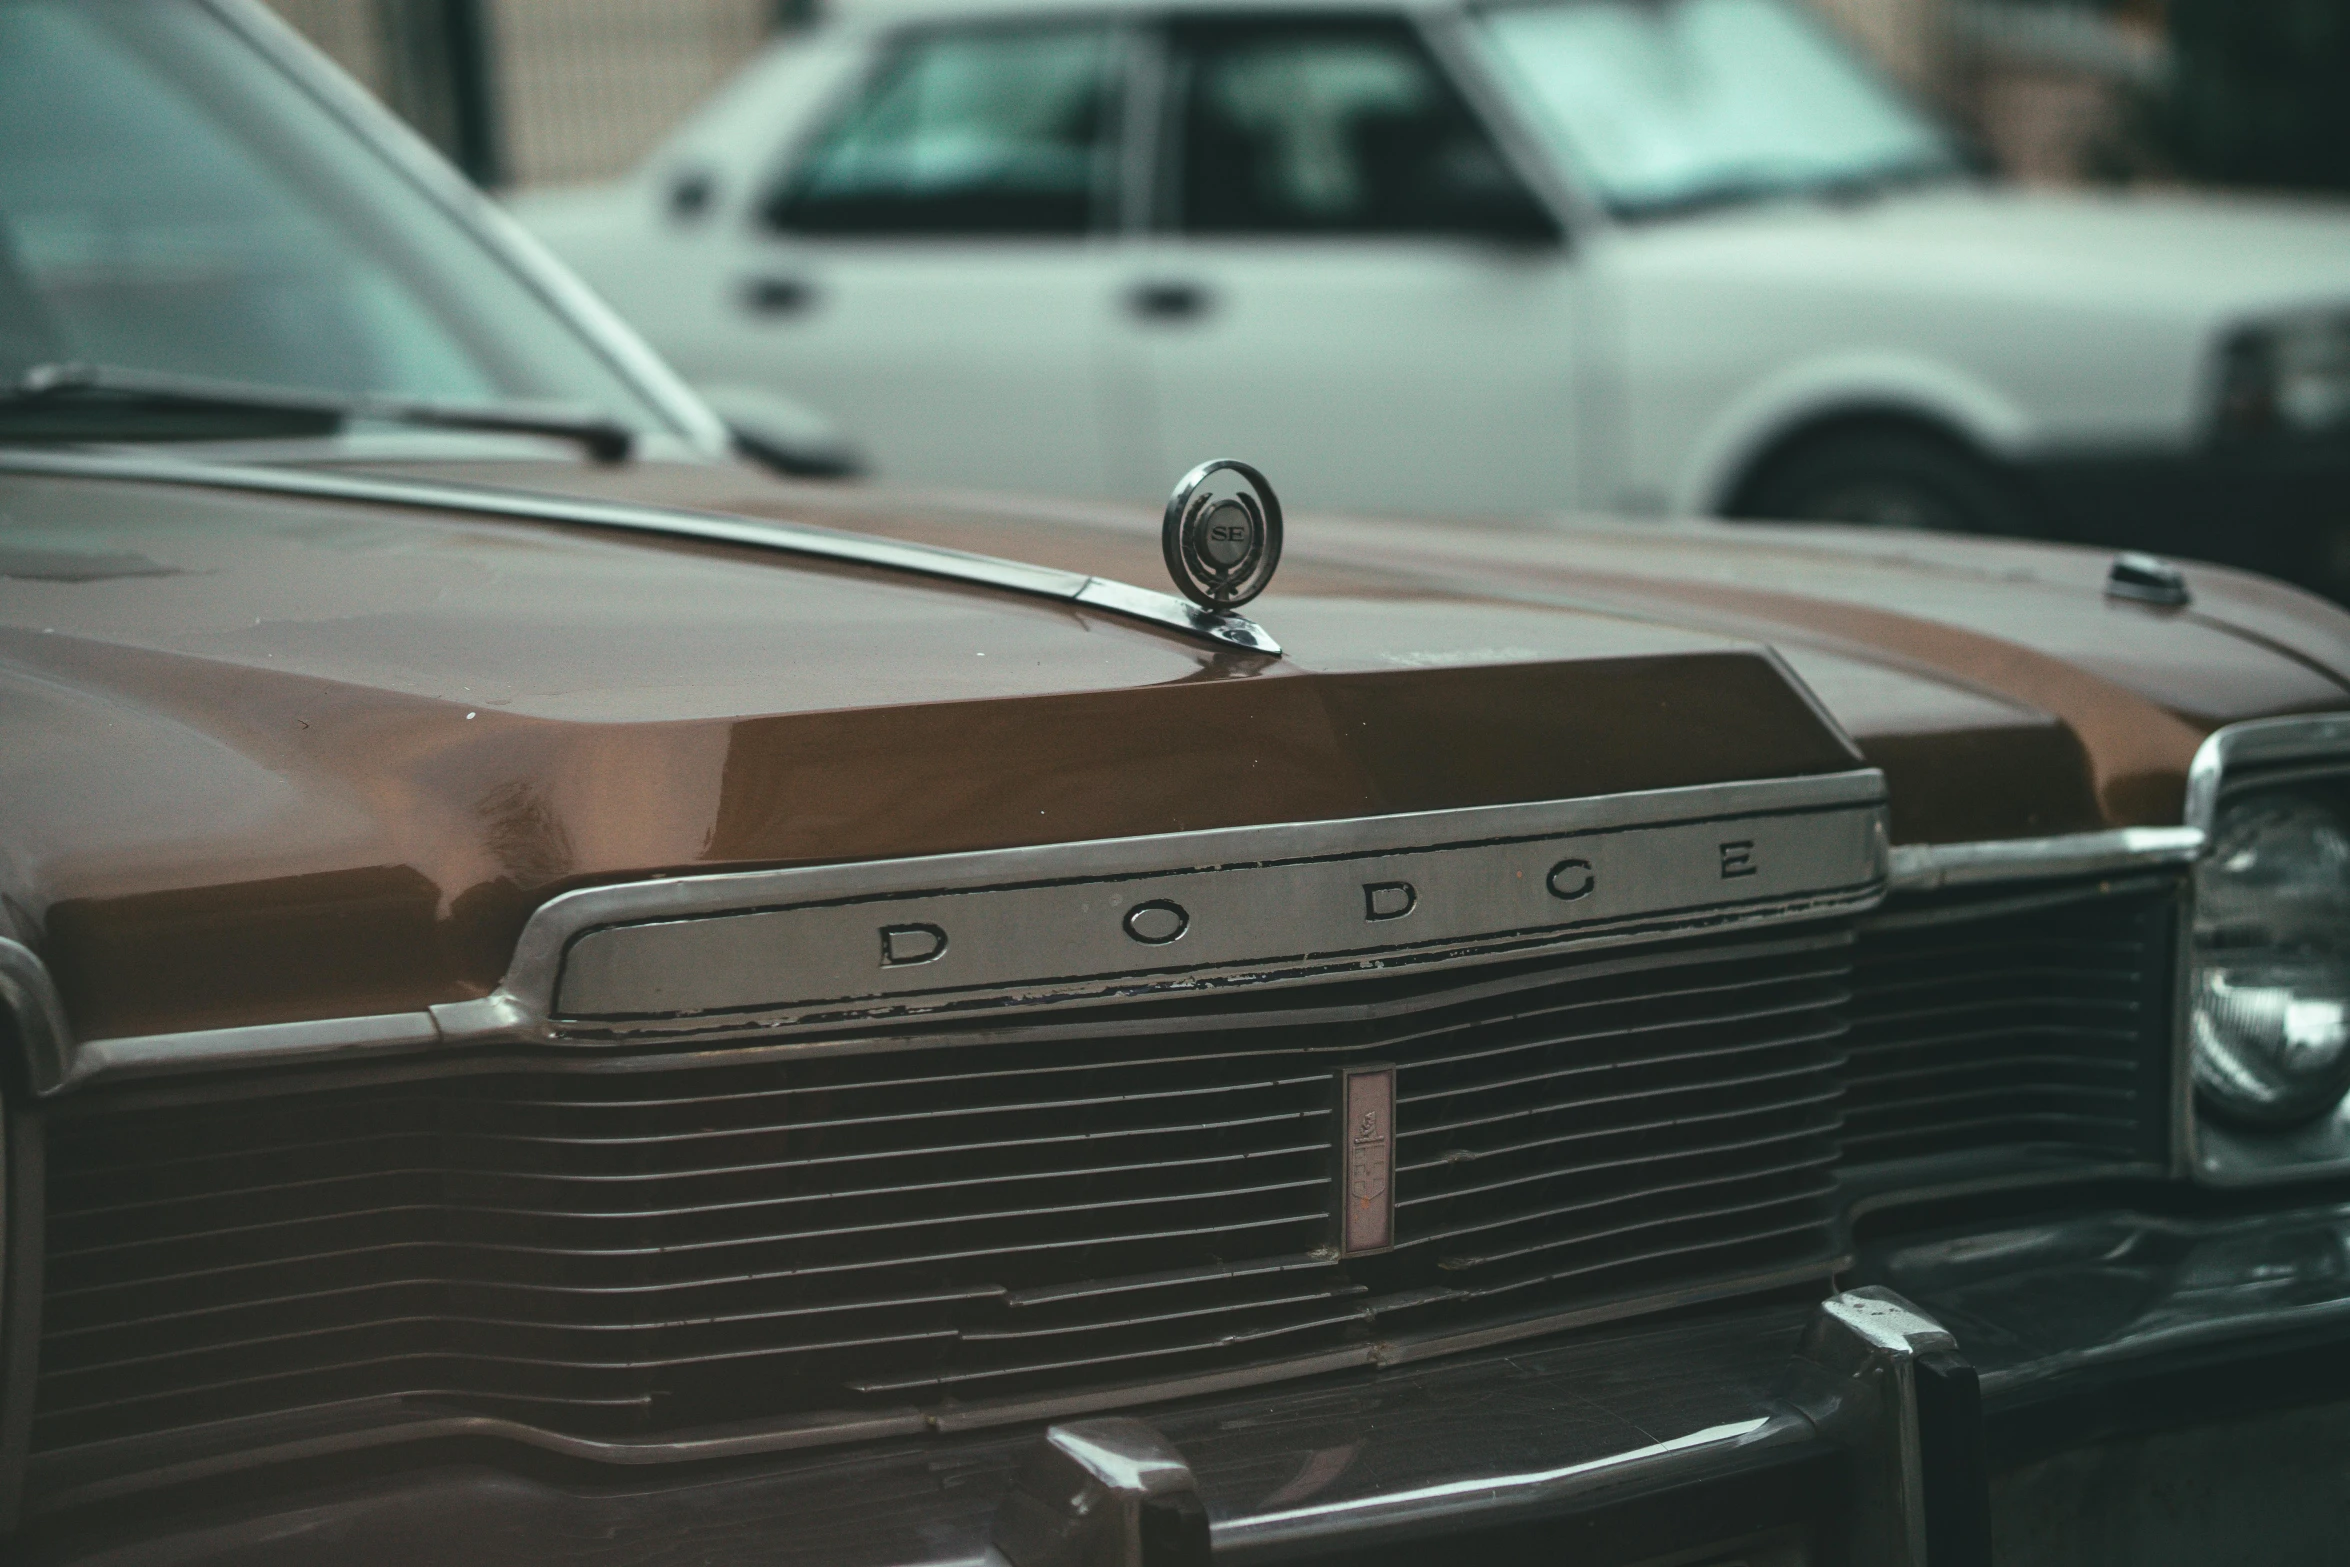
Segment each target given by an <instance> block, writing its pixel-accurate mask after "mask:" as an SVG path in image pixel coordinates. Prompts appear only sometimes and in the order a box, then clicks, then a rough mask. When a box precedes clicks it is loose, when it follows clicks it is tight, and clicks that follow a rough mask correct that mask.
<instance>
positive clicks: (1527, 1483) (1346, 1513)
mask: <svg viewBox="0 0 2350 1567" xmlns="http://www.w3.org/2000/svg"><path fill="white" fill-rule="evenodd" d="M1774 1421H1777V1422H1782V1423H1791V1424H1801V1423H1802V1422H1800V1421H1799V1420H1798V1418H1797V1417H1795V1416H1792V1415H1777V1416H1773V1415H1757V1416H1755V1417H1754V1418H1753V1419H1751V1420H1738V1421H1733V1422H1731V1423H1730V1424H1728V1425H1719V1426H1707V1427H1706V1428H1705V1429H1704V1430H1702V1431H1692V1432H1690V1433H1689V1434H1688V1435H1687V1436H1677V1437H1673V1438H1671V1439H1670V1440H1668V1441H1663V1442H1652V1443H1650V1444H1649V1445H1648V1446H1646V1447H1634V1448H1629V1449H1626V1450H1625V1451H1623V1452H1621V1453H1610V1454H1608V1455H1607V1456H1606V1457H1605V1458H1593V1459H1587V1460H1585V1461H1584V1462H1582V1463H1579V1464H1568V1465H1566V1466H1564V1467H1562V1468H1558V1469H1543V1470H1537V1471H1536V1472H1534V1473H1532V1474H1518V1475H1490V1476H1486V1475H1480V1476H1478V1477H1477V1478H1475V1479H1470V1480H1454V1481H1451V1482H1449V1483H1447V1484H1444V1485H1426V1486H1420V1487H1418V1488H1417V1489H1414V1490H1409V1491H1391V1492H1388V1493H1387V1494H1385V1495H1383V1496H1362V1497H1356V1498H1355V1499H1353V1500H1352V1501H1345V1502H1324V1503H1322V1504H1321V1505H1320V1506H1318V1507H1294V1508H1291V1509H1290V1510H1289V1511H1287V1512H1279V1513H1259V1514H1257V1515H1256V1516H1254V1517H1251V1518H1235V1519H1231V1520H1229V1521H1228V1522H1224V1523H1219V1524H1217V1525H1216V1526H1215V1542H1216V1544H1217V1546H1218V1547H1219V1548H1227V1549H1228V1548H1231V1547H1234V1546H1239V1545H1245V1544H1247V1543H1249V1542H1250V1541H1251V1540H1252V1539H1254V1538H1255V1537H1256V1536H1258V1535H1260V1534H1283V1535H1286V1534H1289V1533H1290V1532H1292V1531H1293V1530H1294V1529H1295V1528H1296V1526H1297V1525H1299V1524H1320V1525H1327V1526H1332V1527H1341V1528H1373V1527H1376V1526H1377V1525H1378V1524H1379V1523H1380V1522H1381V1521H1382V1520H1390V1521H1392V1520H1393V1519H1394V1518H1395V1517H1396V1516H1398V1515H1401V1516H1404V1517H1411V1518H1424V1517H1426V1516H1427V1513H1428V1508H1429V1504H1430V1503H1432V1502H1433V1503H1444V1502H1450V1503H1454V1504H1458V1505H1488V1504H1498V1505H1505V1506H1506V1505H1508V1504H1510V1503H1513V1502H1524V1501H1526V1500H1529V1499H1531V1498H1532V1497H1534V1496H1536V1495H1539V1494H1542V1493H1546V1492H1549V1493H1555V1492H1570V1491H1575V1490H1580V1489H1582V1486H1581V1485H1579V1484H1576V1483H1575V1482H1579V1481H1581V1482H1591V1481H1604V1480H1606V1479H1608V1478H1609V1477H1611V1476H1612V1475H1613V1474H1614V1472H1615V1471H1618V1470H1622V1469H1628V1468H1634V1467H1638V1466H1641V1465H1645V1464H1650V1463H1653V1462H1655V1461H1656V1460H1657V1459H1660V1458H1668V1457H1671V1456H1672V1455H1674V1454H1676V1453H1686V1452H1691V1451H1693V1450H1695V1449H1698V1448H1704V1447H1730V1446H1736V1445H1738V1444H1740V1443H1742V1442H1745V1441H1747V1440H1748V1439H1749V1438H1751V1437H1754V1436H1757V1435H1759V1434H1760V1433H1761V1432H1762V1431H1763V1429H1764V1428H1765V1427H1767V1426H1770V1425H1772V1424H1773V1423H1774Z"/></svg>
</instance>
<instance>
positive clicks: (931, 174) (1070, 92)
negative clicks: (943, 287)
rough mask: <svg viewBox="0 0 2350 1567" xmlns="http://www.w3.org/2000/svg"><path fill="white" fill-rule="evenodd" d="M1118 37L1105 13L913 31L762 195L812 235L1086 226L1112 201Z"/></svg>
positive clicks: (1060, 230)
mask: <svg viewBox="0 0 2350 1567" xmlns="http://www.w3.org/2000/svg"><path fill="white" fill-rule="evenodd" d="M1122 52H1123V51H1122V50H1121V49H1120V47H1119V36H1118V35H1117V34H1116V33H1114V32H1112V31H1111V30H1110V29H1108V28H1106V27H1102V26H1100V25H1086V26H1077V27H1066V26H1055V27H989V28H983V29H982V28H973V29H963V30H958V31H953V32H938V33H931V34H927V35H924V36H919V37H916V38H913V39H910V40H908V41H906V42H904V43H902V44H900V45H899V46H898V47H897V49H896V51H895V53H894V54H893V55H892V56H891V57H890V58H889V59H887V60H885V61H884V62H883V63H882V65H881V68H880V69H879V70H878V71H877V72H876V73H875V74H874V76H873V77H872V79H871V80H870V81H869V82H868V83H867V85H866V88H865V90H864V92H863V93H862V94H860V95H859V96H858V98H857V99H856V101H855V102H854V103H852V104H851V105H850V106H849V108H848V110H847V112H846V113H845V114H843V115H842V116H841V117H840V118H838V119H836V120H835V121H834V122H833V123H832V125H831V126H830V127H829V128H828V129H827V130H826V131H825V132H824V133H823V134H822V135H821V136H819V137H818V138H817V141H816V143H815V145H814V146H813V147H812V148H811V149H810V150H809V151H808V153H807V155H806V156H805V157H804V158H802V159H801V161H800V164H799V166H798V168H797V169H795V170H794V171H793V172H792V174H791V175H790V176H789V177H788V178H787V180H786V181H785V183H784V184H783V186H782V187H781V188H780V189H779V190H778V191H777V192H776V194H775V195H774V196H773V197H772V198H771V199H770V200H769V201H768V203H767V206H766V209H765V211H766V218H767V221H768V223H769V224H770V225H772V226H773V227H775V228H778V229H786V230H790V231H793V232H797V233H806V234H873V235H882V234H903V235H919V234H930V235H958V234H993V235H1021V234H1083V233H1085V232H1087V231H1088V230H1089V229H1091V228H1093V227H1094V225H1095V217H1096V214H1097V213H1108V212H1111V211H1113V210H1114V208H1113V205H1112V202H1113V197H1114V192H1113V190H1112V188H1111V184H1112V179H1113V177H1114V173H1115V169H1116V163H1117V158H1116V153H1117V147H1116V140H1117V122H1118V113H1117V103H1118V91H1117V84H1118V73H1117V67H1118V64H1119V60H1120V56H1121V54H1122Z"/></svg>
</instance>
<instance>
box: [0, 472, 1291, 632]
mask: <svg viewBox="0 0 2350 1567" xmlns="http://www.w3.org/2000/svg"><path fill="white" fill-rule="evenodd" d="M0 472H11V473H32V474H41V475H46V476H51V477H58V478H84V479H113V480H120V481H123V482H127V483H138V484H184V485H191V486H195V487H199V488H204V489H215V490H247V491H253V492H256V493H260V494H269V495H297V496H308V497H314V498H317V499H320V500H339V501H357V502H360V503H362V504H366V505H375V506H409V507H415V508H418V509H425V510H433V511H458V512H468V513H471V514H473V515H476V516H489V517H511V518H518V519H520V520H523V521H527V522H551V523H558V524H562V525H565V526H569V527H581V528H613V529H619V530H622V531H625V532H630V533H651V534H659V535H662V536H664V537H668V538H681V539H708V540H712V541H715V542H717V543H722V544H744V545H749V546H751V547H753V548H755V549H770V550H779V551H782V552H784V553H786V554H792V555H806V556H811V557H813V558H815V559H819V560H835V561H846V562H849V563H851V564H854V565H859V566H878V567H882V568H884V569H887V570H891V571H905V572H912V573H914V574H916V575H919V576H925V577H939V578H943V579H945V580H947V581H950V582H962V583H970V584H973V585H975V586H979V587H987V588H997V589H1001V590H1003V591H1005V592H1009V593H1023V594H1027V595H1029V596H1031V597H1034V598H1047V599H1054V600H1058V601H1059V602H1061V603H1065V604H1077V605H1082V606H1083V607H1085V608H1087V609H1095V610H1102V611H1105V612H1107V613H1109V614H1113V615H1123V616H1126V617H1128V618H1129V619H1133V620H1142V621H1148V622H1149V623H1151V624H1152V625H1156V626H1164V627H1167V628H1169V629H1171V630H1175V631H1180V632H1183V633H1185V634H1186V635H1189V636H1195V637H1201V638H1204V639H1206V640H1207V641H1210V642H1214V643H1218V644H1221V645H1222V646H1225V647H1231V648H1238V649H1240V650H1241V651H1243V652H1247V653H1261V654H1264V655H1266V656H1267V657H1272V658H1278V657H1279V656H1280V654H1281V644H1280V643H1278V642H1276V641H1274V640H1273V638H1272V636H1271V635H1270V634H1268V633H1267V632H1266V631H1265V629H1264V628H1263V627H1262V626H1259V625H1257V624H1256V623H1255V622H1254V621H1251V620H1247V619H1244V618H1243V617H1241V616H1239V615H1211V614H1209V613H1208V612H1207V611H1205V610H1202V609H1201V608H1199V607H1198V606H1197V605H1195V604H1193V603H1191V602H1190V601H1189V600H1187V599H1180V598H1177V597H1176V596H1175V595H1173V594H1171V593H1155V592H1152V591H1151V590H1150V589H1148V588H1138V587H1134V586H1132V585H1131V584H1128V583H1124V582H1114V581H1112V580H1110V579H1109V578H1106V577H1088V576H1085V575H1084V574H1082V573H1080V572H1074V571H1056V570H1054V569H1052V568H1051V567H1049V566H1030V565H1026V564H1024V563H1022V562H1019V561H1012V560H999V559H997V558H995V557H994V556H991V555H968V554H965V553H964V552H963V551H961V550H950V549H941V548H938V547H936V546H934V545H928V544H906V543H901V542H900V541H898V540H895V539H883V538H875V537H872V536H870V535H866V534H858V533H844V532H842V531H840V530H838V529H834V528H819V527H814V526H811V525H809V524H807V523H801V522H768V521H764V520H755V519H752V518H749V517H729V516H725V515H723V514H721V513H717V512H699V511H687V510H684V509H682V508H677V507H668V506H647V505H641V504H638V503H635V502H620V501H592V500H578V499H573V498H570V497H567V496H554V495H539V494H533V493H531V492H528V491H524V490H504V489H495V488H492V487H490V486H487V485H470V484H456V483H451V482H449V481H446V480H425V479H405V478H403V479H390V478H383V477H379V476H371V475H360V474H346V473H322V472H319V471H317V470H315V469H280V468H260V467H253V466H250V465H246V464H240V463H211V462H189V461H187V460H185V459H177V458H170V457H154V456H149V455H147V454H145V453H136V454H130V453H115V452H107V453H103V454H98V453H86V452H57V451H44V452H33V451H5V452H0Z"/></svg>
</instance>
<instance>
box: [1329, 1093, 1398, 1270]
mask: <svg viewBox="0 0 2350 1567" xmlns="http://www.w3.org/2000/svg"><path fill="white" fill-rule="evenodd" d="M1338 1094H1339V1103H1340V1104H1341V1105H1342V1106H1343V1107H1344V1108H1345V1111H1346V1115H1345V1119H1344V1120H1343V1122H1342V1123H1341V1131H1340V1134H1339V1147H1338V1155H1339V1165H1340V1168H1341V1172H1342V1175H1341V1186H1340V1190H1339V1219H1338V1241H1339V1250H1340V1251H1342V1252H1344V1253H1345V1254H1346V1255H1347V1256H1349V1257H1355V1256H1360V1255H1361V1254H1363V1253H1364V1252H1372V1251H1385V1250H1387V1249H1388V1248H1389V1247H1390V1246H1393V1245H1394V1244H1395V1068H1394V1067H1391V1066H1365V1067H1355V1068H1353V1069H1351V1070H1349V1071H1346V1072H1342V1073H1340V1074H1339V1078H1338Z"/></svg>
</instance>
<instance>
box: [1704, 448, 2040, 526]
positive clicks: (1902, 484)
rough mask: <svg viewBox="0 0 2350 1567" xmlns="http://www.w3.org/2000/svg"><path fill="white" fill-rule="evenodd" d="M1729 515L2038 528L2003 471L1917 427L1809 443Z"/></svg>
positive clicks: (1763, 476)
mask: <svg viewBox="0 0 2350 1567" xmlns="http://www.w3.org/2000/svg"><path fill="white" fill-rule="evenodd" d="M1730 515H1732V516H1734V517H1747V518H1757V519H1760V518H1782V519H1786V520H1790V521H1800V522H1852V523H1860V524H1862V525H1864V526H1867V527H1874V528H1921V529H1926V530H1929V531H1932V532H1937V533H2009V534H2017V533H2020V534H2031V533H2034V532H2036V531H2038V530H2036V529H2035V528H2034V527H2033V526H2032V523H2031V517H2030V514H2029V512H2028V511H2027V510H2026V508H2025V506H2024V504H2023V503H2022V501H2021V500H2020V499H2019V498H2018V497H2017V496H2015V495H2014V494H2013V493H2012V492H2011V491H2010V490H2009V487H2008V486H2007V485H2006V484H2005V483H2004V482H2003V481H2002V480H2001V479H2000V477H1999V475H1998V474H1997V473H1995V472H1993V471H1992V470H1991V469H1990V468H1989V467H1988V466H1986V465H1985V464H1984V463H1982V462H1981V461H1979V460H1978V459H1976V458H1974V457H1972V456H1970V455H1968V454H1967V453H1966V452H1965V451H1963V450H1961V449H1960V448H1959V447H1957V446H1955V445H1953V444H1952V443H1950V442H1948V441H1944V440H1938V439H1936V438H1935V437H1934V436H1932V435H1929V434H1926V433H1924V432H1922V431H1912V430H1867V431H1859V430H1856V431H1852V432H1849V433H1846V434H1842V435H1830V436H1825V437H1823V438H1821V439H1819V440H1816V441H1810V442H1806V443H1805V444H1803V445H1801V446H1798V447H1796V448H1795V449H1794V450H1793V451H1791V452H1788V453H1787V454H1786V455H1785V456H1782V457H1779V458H1775V459H1773V460H1772V461H1771V462H1770V464H1769V465H1767V466H1766V467H1765V468H1764V469H1763V470H1762V472H1761V473H1760V474H1758V475H1757V476H1756V477H1755V478H1754V479H1753V480H1752V481H1751V482H1750V483H1749V484H1748V485H1747V486H1746V488H1745V490H1744V491H1743V492H1742V493H1741V494H1740V496H1739V498H1738V500H1737V502H1736V503H1735V504H1734V505H1733V506H1732V507H1731V508H1730Z"/></svg>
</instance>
